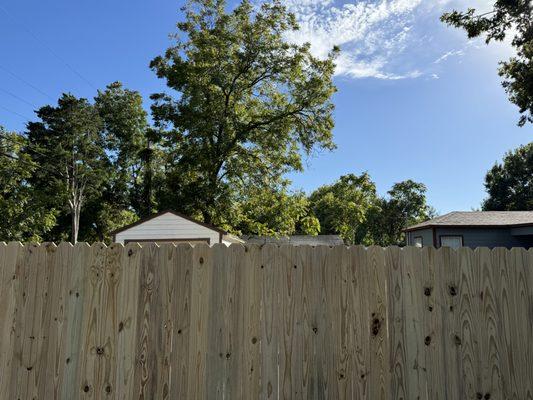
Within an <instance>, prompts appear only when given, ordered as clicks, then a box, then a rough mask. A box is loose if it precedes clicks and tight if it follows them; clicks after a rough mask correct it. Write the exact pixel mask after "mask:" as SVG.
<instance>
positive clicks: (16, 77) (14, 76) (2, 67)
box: [0, 65, 55, 101]
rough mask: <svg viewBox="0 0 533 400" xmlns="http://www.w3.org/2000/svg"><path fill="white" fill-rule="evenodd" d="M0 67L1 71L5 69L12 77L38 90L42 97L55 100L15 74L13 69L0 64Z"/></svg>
mask: <svg viewBox="0 0 533 400" xmlns="http://www.w3.org/2000/svg"><path fill="white" fill-rule="evenodd" d="M0 69H1V70H2V71H5V72H7V73H8V74H9V75H11V76H12V77H13V78H15V79H17V80H19V81H20V82H22V83H24V84H25V85H28V86H29V87H31V88H32V89H33V90H35V91H37V92H39V93H40V94H42V95H43V96H44V97H47V98H48V99H50V100H52V101H55V99H54V98H53V97H52V96H49V95H48V94H46V93H45V92H43V91H42V90H41V89H39V88H38V87H37V86H35V85H32V84H31V83H29V82H28V81H26V80H24V79H23V78H21V77H20V76H18V75H17V74H15V73H14V72H13V71H10V70H8V69H7V68H6V67H4V66H2V65H0Z"/></svg>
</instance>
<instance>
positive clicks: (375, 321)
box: [372, 314, 381, 336]
mask: <svg viewBox="0 0 533 400" xmlns="http://www.w3.org/2000/svg"><path fill="white" fill-rule="evenodd" d="M374 315H375V314H374ZM380 329H381V321H380V320H379V318H374V319H373V320H372V335H373V336H377V335H378V333H379V330H380Z"/></svg>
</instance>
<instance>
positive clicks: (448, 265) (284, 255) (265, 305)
mask: <svg viewBox="0 0 533 400" xmlns="http://www.w3.org/2000/svg"><path fill="white" fill-rule="evenodd" d="M0 266H1V269H0V278H1V280H0V400H8V399H9V400H11V399H47V400H48V399H84V398H91V399H104V398H113V399H115V398H116V399H139V398H142V399H165V398H167V399H325V398H327V399H431V400H435V399H481V398H484V399H489V398H490V399H530V398H532V397H533V250H529V251H526V250H524V249H513V250H511V251H509V250H505V249H494V250H492V251H491V250H489V249H486V248H480V249H477V250H475V251H472V250H470V249H460V250H458V251H453V250H450V249H439V250H435V249H432V248H424V249H415V248H405V249H403V250H402V249H399V248H395V247H392V248H387V249H382V248H378V247H370V248H368V249H365V248H363V247H351V248H346V247H334V248H329V247H317V248H311V247H289V246H287V247H284V246H282V247H277V246H274V245H266V246H264V247H262V248H261V247H256V246H247V247H244V246H241V245H232V246H231V247H229V248H226V247H225V246H219V245H216V246H214V247H212V248H209V247H207V246H205V245H197V246H195V247H194V248H192V247H191V246H190V245H179V246H177V247H176V246H172V245H164V246H161V247H157V246H155V245H154V246H144V247H143V248H141V247H140V246H139V245H135V244H129V245H127V246H125V247H124V246H122V245H112V246H111V247H109V248H106V247H105V246H103V245H100V244H97V245H93V246H92V247H90V246H88V245H87V244H83V243H80V244H77V245H76V246H74V247H73V246H71V245H70V244H67V243H62V244H60V245H59V246H57V247H56V246H55V245H41V246H37V245H27V246H22V245H20V244H18V243H10V244H8V245H5V244H3V245H0Z"/></svg>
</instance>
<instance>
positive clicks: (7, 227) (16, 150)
mask: <svg viewBox="0 0 533 400" xmlns="http://www.w3.org/2000/svg"><path fill="white" fill-rule="evenodd" d="M26 142H27V141H26V138H24V137H23V136H21V135H18V134H16V133H11V132H6V131H5V129H4V128H2V127H0V240H3V241H10V240H20V241H41V240H42V237H43V235H44V234H46V233H47V232H48V231H49V230H50V229H51V228H52V227H53V225H54V224H55V221H56V219H55V211H54V210H53V209H52V210H50V209H46V208H45V207H42V205H41V204H40V203H39V201H38V200H39V199H38V198H37V197H35V196H34V194H33V192H32V190H31V187H30V186H29V183H28V180H29V179H30V178H31V177H32V175H33V174H35V172H36V168H37V165H36V164H35V163H33V162H32V160H31V158H30V157H29V156H28V155H26V154H24V153H23V151H22V150H23V148H24V147H25V146H26Z"/></svg>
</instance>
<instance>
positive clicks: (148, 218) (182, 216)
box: [111, 210, 228, 235]
mask: <svg viewBox="0 0 533 400" xmlns="http://www.w3.org/2000/svg"><path fill="white" fill-rule="evenodd" d="M167 213H170V214H174V215H176V216H178V217H181V218H183V219H186V220H188V221H191V222H194V223H195V224H198V225H202V226H204V227H206V228H209V229H211V230H213V231H216V232H218V233H220V234H222V235H228V232H226V231H224V230H222V229H220V228H218V227H216V226H214V225H210V224H206V223H205V222H201V221H197V220H195V219H193V218H191V217H188V216H187V215H184V214H181V213H179V212H177V211H174V210H165V211H161V212H158V213H157V214H153V215H150V216H149V217H146V218H142V219H140V220H138V221H136V222H134V223H133V224H129V225H126V226H123V227H122V228H119V229H117V230H115V231H113V232H111V235H116V234H117V233H120V232H123V231H125V230H128V229H130V228H133V227H134V226H137V225H140V224H142V223H144V222H146V221H150V220H151V219H154V218H157V217H160V216H161V215H164V214H167Z"/></svg>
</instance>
